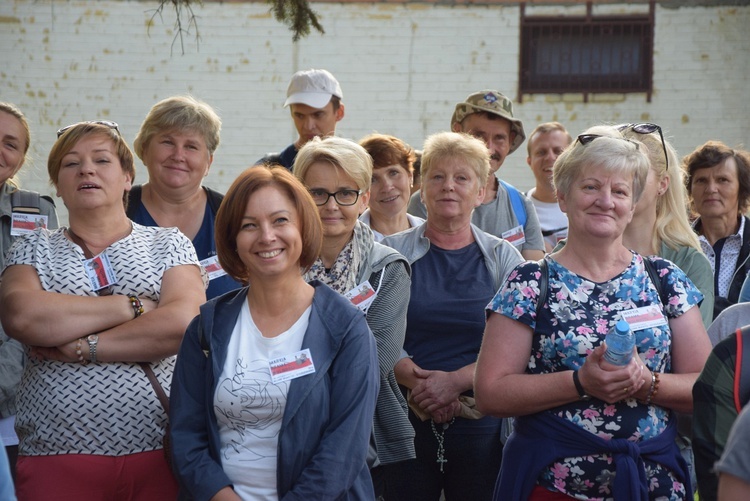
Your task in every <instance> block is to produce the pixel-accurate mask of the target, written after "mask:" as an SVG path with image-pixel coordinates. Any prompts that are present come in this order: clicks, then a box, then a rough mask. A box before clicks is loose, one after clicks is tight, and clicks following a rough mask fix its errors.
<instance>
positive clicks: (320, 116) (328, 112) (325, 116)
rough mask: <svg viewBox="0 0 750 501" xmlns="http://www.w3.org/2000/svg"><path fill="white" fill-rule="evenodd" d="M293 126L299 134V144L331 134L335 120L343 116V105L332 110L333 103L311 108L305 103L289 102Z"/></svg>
mask: <svg viewBox="0 0 750 501" xmlns="http://www.w3.org/2000/svg"><path fill="white" fill-rule="evenodd" d="M289 110H290V111H291V113H292V120H294V126H295V127H296V128H297V133H298V134H299V138H300V141H299V145H298V146H302V145H303V144H305V143H307V142H308V141H310V140H311V139H312V138H314V137H327V136H332V135H333V134H334V132H336V122H338V121H339V120H341V119H342V118H344V105H343V104H341V105H339V108H338V109H337V110H336V111H334V110H333V103H332V102H329V103H328V104H327V105H325V107H323V108H313V107H311V106H308V105H306V104H301V103H298V104H290V105H289Z"/></svg>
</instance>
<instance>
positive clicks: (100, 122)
mask: <svg viewBox="0 0 750 501" xmlns="http://www.w3.org/2000/svg"><path fill="white" fill-rule="evenodd" d="M83 124H94V125H104V126H105V127H109V128H110V129H114V130H116V131H117V133H118V134H119V133H120V126H119V125H117V122H111V121H109V120H87V121H85V122H76V123H74V124H70V125H66V126H65V127H63V128H62V129H58V130H57V137H58V138H59V137H60V136H62V135H63V134H65V131H67V130H68V129H71V128H73V127H75V126H76V125H83Z"/></svg>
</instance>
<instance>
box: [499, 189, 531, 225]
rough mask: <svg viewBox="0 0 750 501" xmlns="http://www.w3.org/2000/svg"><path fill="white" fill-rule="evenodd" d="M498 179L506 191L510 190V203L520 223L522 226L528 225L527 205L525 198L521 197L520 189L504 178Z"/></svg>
mask: <svg viewBox="0 0 750 501" xmlns="http://www.w3.org/2000/svg"><path fill="white" fill-rule="evenodd" d="M498 181H500V184H502V185H503V186H504V187H505V191H507V192H508V196H509V197H510V205H511V206H512V207H513V212H514V213H515V215H516V219H517V220H518V224H519V225H520V226H526V206H525V205H524V203H523V199H522V198H521V193H519V191H518V190H517V189H516V188H515V187H514V186H512V185H510V184H508V183H506V182H505V181H503V180H502V179H500V178H498Z"/></svg>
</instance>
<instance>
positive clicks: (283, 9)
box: [151, 0, 325, 54]
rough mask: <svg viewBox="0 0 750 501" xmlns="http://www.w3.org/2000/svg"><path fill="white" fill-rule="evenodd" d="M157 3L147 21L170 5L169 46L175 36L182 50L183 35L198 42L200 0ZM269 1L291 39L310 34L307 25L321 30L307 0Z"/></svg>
mask: <svg viewBox="0 0 750 501" xmlns="http://www.w3.org/2000/svg"><path fill="white" fill-rule="evenodd" d="M158 2H159V5H158V7H156V9H154V11H153V15H152V16H151V21H152V22H153V20H154V18H155V17H156V16H159V18H160V19H161V20H162V22H163V20H164V19H163V13H164V9H165V7H166V8H173V9H174V12H175V14H176V16H177V17H176V19H175V23H174V28H175V35H174V39H173V40H172V49H174V44H175V42H177V40H179V41H180V49H181V50H182V53H183V54H184V53H185V40H184V38H185V36H188V35H189V36H193V35H194V36H195V43H196V45H198V46H200V40H201V37H200V32H199V31H198V22H197V20H196V16H195V12H193V6H194V5H196V4H197V5H199V6H203V1H202V0H158ZM268 3H269V4H271V11H272V12H273V17H274V18H275V19H276V20H277V21H278V22H280V23H283V24H285V25H286V26H287V27H288V28H289V29H290V30H291V31H292V40H293V41H295V42H297V41H299V39H300V38H302V37H306V36H307V35H309V34H310V30H311V28H315V29H316V30H317V31H318V32H319V33H325V30H324V29H323V26H322V25H321V24H320V21H318V15H317V14H316V13H315V11H314V10H312V9H311V8H310V4H309V2H308V0H268Z"/></svg>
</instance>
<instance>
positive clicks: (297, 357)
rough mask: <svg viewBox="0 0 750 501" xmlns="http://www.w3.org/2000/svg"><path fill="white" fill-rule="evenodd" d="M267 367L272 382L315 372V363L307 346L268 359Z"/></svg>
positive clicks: (276, 382) (279, 381)
mask: <svg viewBox="0 0 750 501" xmlns="http://www.w3.org/2000/svg"><path fill="white" fill-rule="evenodd" d="M268 368H269V370H270V371H271V381H273V383H274V384H278V383H281V382H282V381H289V380H290V379H297V378H298V377H302V376H304V375H306V374H312V373H313V372H315V364H313V359H312V355H311V354H310V349H309V348H307V349H304V350H302V351H298V352H297V353H292V354H291V355H287V356H285V357H279V358H275V359H273V360H270V361H269V362H268Z"/></svg>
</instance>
